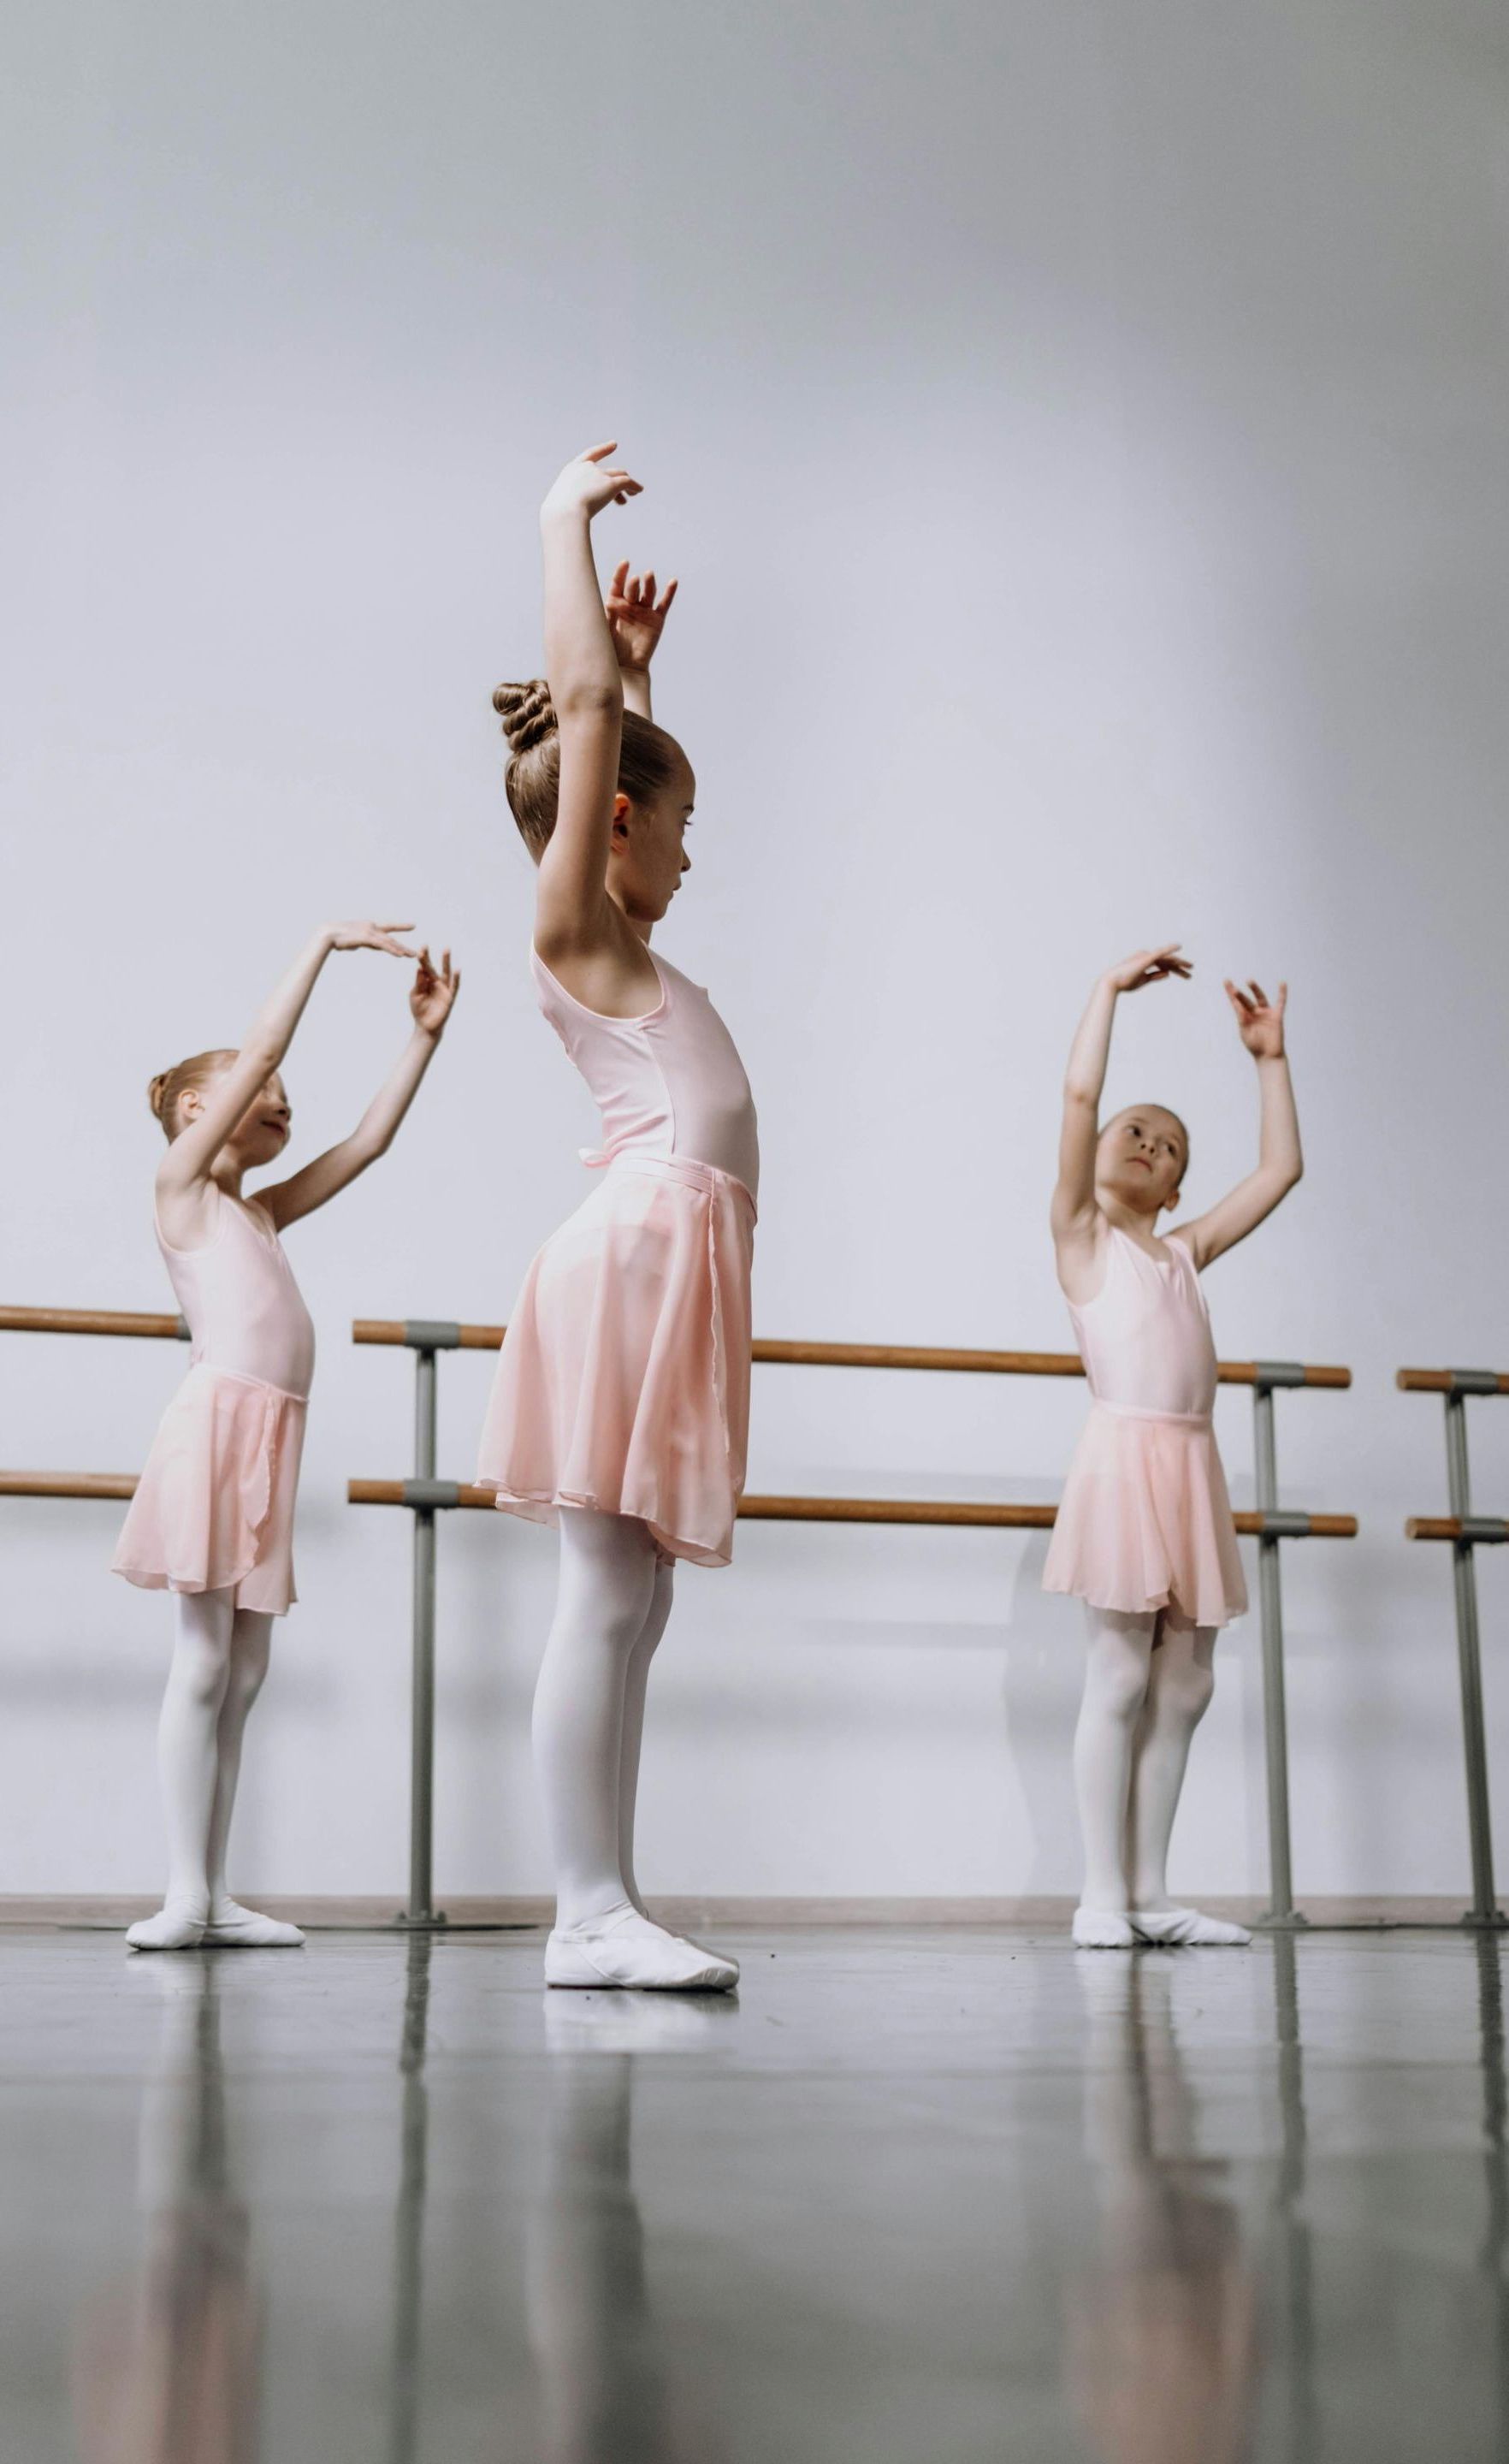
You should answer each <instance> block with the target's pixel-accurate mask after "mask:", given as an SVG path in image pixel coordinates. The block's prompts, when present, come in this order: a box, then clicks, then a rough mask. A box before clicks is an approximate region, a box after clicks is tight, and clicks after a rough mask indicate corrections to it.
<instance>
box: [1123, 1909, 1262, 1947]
mask: <svg viewBox="0 0 1509 2464" xmlns="http://www.w3.org/2000/svg"><path fill="white" fill-rule="evenodd" d="M1131 1921H1132V1924H1133V1925H1134V1926H1135V1927H1136V1930H1137V1933H1138V1936H1139V1938H1140V1939H1141V1940H1142V1941H1143V1942H1157V1943H1164V1944H1168V1945H1170V1946H1185V1945H1188V1947H1190V1948H1191V1949H1198V1950H1240V1949H1242V1948H1243V1947H1245V1946H1246V1945H1247V1944H1248V1943H1250V1942H1251V1940H1252V1935H1251V1934H1250V1933H1249V1932H1248V1930H1247V1928H1246V1926H1245V1925H1228V1924H1227V1922H1226V1919H1225V1918H1224V1917H1208V1916H1206V1915H1204V1914H1203V1912H1202V1911H1201V1910H1200V1909H1199V1908H1133V1910H1132V1912H1131Z"/></svg>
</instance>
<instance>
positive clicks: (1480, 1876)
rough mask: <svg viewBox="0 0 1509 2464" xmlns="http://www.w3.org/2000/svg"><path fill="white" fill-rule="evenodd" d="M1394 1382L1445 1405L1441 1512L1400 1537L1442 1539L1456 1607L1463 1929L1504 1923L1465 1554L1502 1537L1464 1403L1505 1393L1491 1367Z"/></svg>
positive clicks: (1504, 1531) (1408, 1372)
mask: <svg viewBox="0 0 1509 2464" xmlns="http://www.w3.org/2000/svg"><path fill="white" fill-rule="evenodd" d="M1394 1383H1395V1385H1396V1386H1398V1387H1399V1388H1400V1389H1401V1390H1402V1392H1403V1393H1405V1394H1406V1395H1439V1396H1440V1397H1442V1400H1443V1402H1444V1403H1445V1406H1446V1494H1447V1499H1448V1502H1449V1504H1450V1506H1451V1512H1450V1513H1449V1514H1413V1515H1411V1517H1410V1519H1409V1521H1408V1522H1407V1523H1406V1525H1405V1527H1404V1532H1405V1538H1406V1539H1407V1540H1444V1541H1447V1542H1448V1543H1449V1544H1450V1546H1451V1551H1452V1578H1453V1588H1454V1595H1455V1607H1456V1667H1457V1678H1458V1682H1459V1683H1460V1687H1461V1696H1462V1750H1463V1754H1464V1756H1465V1758H1466V1764H1467V1829H1468V1838H1469V1842H1470V1845H1471V1850H1472V1859H1473V1904H1472V1906H1471V1907H1470V1908H1469V1909H1468V1911H1467V1913H1466V1915H1465V1916H1464V1917H1463V1919H1462V1923H1463V1925H1480V1926H1484V1927H1487V1928H1490V1929H1498V1928H1499V1927H1502V1926H1504V1925H1509V1917H1506V1916H1505V1915H1504V1912H1503V1910H1502V1909H1501V1908H1500V1907H1499V1905H1498V1892H1497V1890H1496V1889H1495V1887H1494V1842H1493V1823H1492V1815H1491V1811H1490V1806H1489V1797H1488V1748H1487V1741H1486V1738H1485V1736H1484V1733H1483V1677H1482V1655H1481V1652H1480V1650H1479V1648H1478V1633H1477V1573H1476V1567H1475V1565H1474V1562H1473V1551H1474V1550H1475V1549H1478V1548H1489V1547H1492V1546H1494V1545H1495V1544H1497V1543H1498V1542H1502V1541H1505V1540H1509V1521H1506V1520H1505V1519H1504V1517H1503V1516H1501V1515H1494V1514H1475V1513H1474V1512H1473V1507H1472V1482H1471V1478H1470V1475H1469V1468H1468V1461H1467V1398H1468V1397H1469V1396H1470V1395H1509V1375H1506V1374H1505V1373H1504V1372H1503V1371H1501V1370H1498V1369H1401V1370H1400V1371H1399V1372H1398V1374H1397V1375H1396V1377H1395V1379H1394Z"/></svg>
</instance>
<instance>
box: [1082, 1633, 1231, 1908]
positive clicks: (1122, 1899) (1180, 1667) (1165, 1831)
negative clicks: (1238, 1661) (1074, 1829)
mask: <svg viewBox="0 0 1509 2464" xmlns="http://www.w3.org/2000/svg"><path fill="white" fill-rule="evenodd" d="M1086 1617H1087V1618H1088V1624H1089V1638H1088V1639H1089V1656H1088V1660H1087V1661H1086V1665H1085V1672H1084V1699H1083V1703H1082V1704H1081V1705H1080V1718H1079V1725H1078V1727H1076V1729H1075V1732H1074V1783H1075V1790H1076V1793H1077V1795H1078V1797H1079V1804H1080V1827H1081V1830H1082V1833H1083V1840H1084V1890H1083V1903H1082V1904H1083V1906H1084V1907H1086V1908H1094V1909H1100V1910H1104V1911H1114V1910H1126V1909H1127V1908H1145V1909H1149V1910H1152V1909H1162V1908H1168V1907H1169V1906H1170V1899H1169V1876H1168V1863H1169V1840H1170V1835H1171V1833H1172V1830H1173V1817H1174V1815H1175V1813H1176V1812H1177V1810H1178V1804H1179V1791H1180V1789H1181V1788H1182V1787H1183V1785H1184V1770H1185V1765H1186V1763H1187V1762H1188V1760H1189V1754H1190V1740H1191V1738H1192V1736H1193V1734H1194V1731H1195V1729H1196V1728H1197V1727H1198V1726H1199V1724H1200V1721H1201V1720H1202V1719H1203V1717H1204V1715H1205V1712H1206V1709H1207V1707H1208V1705H1209V1704H1210V1700H1211V1695H1212V1693H1213V1691H1214V1684H1215V1678H1214V1670H1213V1668H1212V1656H1213V1654H1214V1648H1215V1631H1216V1630H1215V1628H1214V1626H1192V1625H1186V1624H1185V1623H1183V1621H1182V1620H1180V1619H1178V1618H1177V1617H1171V1616H1170V1613H1169V1612H1168V1611H1167V1610H1164V1611H1161V1612H1154V1613H1152V1614H1149V1615H1148V1616H1145V1617H1124V1616H1120V1615H1118V1614H1117V1613H1116V1612H1115V1611H1113V1610H1106V1609H1093V1608H1092V1609H1087V1610H1086Z"/></svg>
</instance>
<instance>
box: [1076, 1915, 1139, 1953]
mask: <svg viewBox="0 0 1509 2464" xmlns="http://www.w3.org/2000/svg"><path fill="white" fill-rule="evenodd" d="M1070 1931H1071V1932H1072V1934H1073V1936H1074V1939H1075V1942H1076V1944H1077V1945H1078V1947H1079V1948H1080V1949H1081V1950H1135V1949H1136V1947H1137V1941H1138V1937H1137V1935H1136V1934H1135V1933H1134V1932H1133V1931H1132V1923H1131V1919H1130V1917H1128V1916H1127V1915H1126V1914H1125V1912H1124V1911H1123V1910H1121V1909H1119V1908H1076V1909H1075V1911H1074V1923H1073V1925H1072V1926H1071V1927H1070Z"/></svg>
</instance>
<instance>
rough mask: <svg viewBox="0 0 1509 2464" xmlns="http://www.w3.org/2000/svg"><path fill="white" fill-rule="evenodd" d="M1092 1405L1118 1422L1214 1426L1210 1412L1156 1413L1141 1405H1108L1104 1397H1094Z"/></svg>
mask: <svg viewBox="0 0 1509 2464" xmlns="http://www.w3.org/2000/svg"><path fill="white" fill-rule="evenodd" d="M1090 1401H1091V1405H1092V1407H1093V1409H1094V1410H1096V1411H1097V1412H1109V1413H1111V1414H1112V1415H1113V1417H1114V1418H1115V1419H1118V1420H1162V1421H1165V1422H1166V1423H1167V1424H1168V1425H1169V1426H1170V1428H1174V1429H1208V1428H1210V1427H1211V1426H1212V1425H1213V1415H1212V1414H1211V1413H1209V1412H1154V1411H1151V1410H1148V1409H1145V1408H1144V1406H1143V1405H1142V1404H1141V1403H1107V1402H1106V1400H1105V1397H1104V1396H1103V1395H1092V1396H1091V1397H1090Z"/></svg>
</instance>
